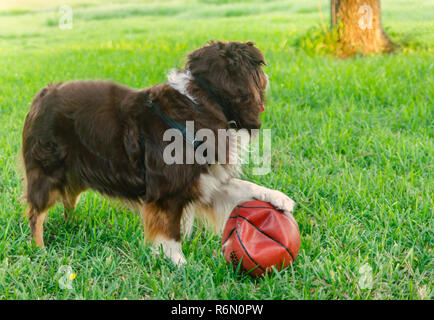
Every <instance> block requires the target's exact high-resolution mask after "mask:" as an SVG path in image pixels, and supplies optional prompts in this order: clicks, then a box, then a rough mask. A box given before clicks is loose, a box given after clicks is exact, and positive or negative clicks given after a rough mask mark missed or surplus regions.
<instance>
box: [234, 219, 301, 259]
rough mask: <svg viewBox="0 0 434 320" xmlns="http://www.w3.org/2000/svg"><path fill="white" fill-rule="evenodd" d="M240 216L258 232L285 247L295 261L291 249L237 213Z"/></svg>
mask: <svg viewBox="0 0 434 320" xmlns="http://www.w3.org/2000/svg"><path fill="white" fill-rule="evenodd" d="M238 216H239V217H240V218H243V219H244V220H246V221H247V222H248V223H249V224H250V225H252V226H253V227H254V228H255V229H256V230H258V231H259V232H260V233H262V234H263V235H264V236H266V237H268V238H270V239H271V240H273V241H274V242H276V243H277V244H280V245H281V246H282V247H283V248H285V250H286V251H288V253H289V255H290V256H291V259H292V261H295V259H294V256H293V255H292V253H291V250H289V248H288V247H286V246H285V245H284V244H283V243H281V242H279V241H278V240H276V239H274V238H273V237H272V236H270V235H269V234H266V233H265V232H264V231H262V230H261V229H259V228H258V227H257V226H255V224H254V223H253V222H252V221H250V220H249V219H248V218H246V217H243V216H241V215H238Z"/></svg>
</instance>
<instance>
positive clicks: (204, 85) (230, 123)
mask: <svg viewBox="0 0 434 320" xmlns="http://www.w3.org/2000/svg"><path fill="white" fill-rule="evenodd" d="M193 77H194V79H195V80H197V82H198V83H199V85H200V86H201V87H202V88H203V89H205V90H206V91H207V92H208V93H209V94H210V96H211V97H212V98H213V100H214V101H215V102H216V103H217V105H218V106H219V107H220V109H221V110H222V112H223V114H224V115H225V117H226V120H227V121H228V126H229V128H233V129H238V123H237V121H236V120H235V119H233V117H231V115H230V112H229V108H228V107H227V106H226V105H225V103H223V101H222V99H220V97H219V96H218V95H217V94H216V93H215V91H214V89H213V88H212V87H211V85H210V84H209V83H208V81H206V80H205V79H204V78H203V77H201V76H199V75H197V76H196V75H193Z"/></svg>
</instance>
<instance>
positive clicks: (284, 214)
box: [237, 204, 298, 228]
mask: <svg viewBox="0 0 434 320" xmlns="http://www.w3.org/2000/svg"><path fill="white" fill-rule="evenodd" d="M237 207H239V208H244V209H275V210H276V211H277V212H278V213H280V214H281V215H282V216H284V217H286V219H288V220H289V221H290V222H291V223H292V224H294V222H293V221H292V220H291V218H290V217H288V215H287V214H286V213H285V212H284V210H280V209H277V208H274V207H272V206H271V207H244V206H242V205H241V204H239V205H237ZM294 220H295V218H294ZM297 228H298V225H297Z"/></svg>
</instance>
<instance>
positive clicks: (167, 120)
mask: <svg viewBox="0 0 434 320" xmlns="http://www.w3.org/2000/svg"><path fill="white" fill-rule="evenodd" d="M145 103H146V106H147V107H148V108H150V109H152V110H154V112H155V113H156V114H157V115H158V116H159V117H160V118H161V120H163V121H164V122H165V123H166V124H167V125H168V126H169V127H171V128H173V129H177V130H179V131H180V132H181V134H182V137H183V139H184V140H185V141H186V142H187V143H189V144H191V145H192V146H193V148H194V150H196V149H197V147H199V146H200V145H201V144H202V142H203V141H198V140H195V139H193V140H191V139H189V138H188V137H187V130H186V128H185V126H184V125H183V124H181V123H179V122H178V121H176V120H173V119H172V118H170V117H168V116H167V115H165V114H164V113H162V112H161V110H160V108H159V107H158V106H157V105H156V104H155V103H154V102H152V100H151V98H149V97H148V98H147V99H146V102H145Z"/></svg>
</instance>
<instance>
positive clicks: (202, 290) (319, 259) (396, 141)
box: [0, 0, 434, 299]
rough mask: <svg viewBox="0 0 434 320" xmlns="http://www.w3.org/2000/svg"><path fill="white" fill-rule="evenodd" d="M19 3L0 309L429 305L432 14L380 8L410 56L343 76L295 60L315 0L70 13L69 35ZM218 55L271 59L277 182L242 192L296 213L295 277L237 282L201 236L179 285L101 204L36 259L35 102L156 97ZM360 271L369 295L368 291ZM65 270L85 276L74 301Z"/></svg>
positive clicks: (89, 201) (4, 161) (0, 163)
mask: <svg viewBox="0 0 434 320" xmlns="http://www.w3.org/2000/svg"><path fill="white" fill-rule="evenodd" d="M11 3H12V4H10V5H9V6H8V5H5V4H4V3H3V4H2V7H1V9H0V150H1V151H0V299H124V298H128V299H432V298H433V270H434V268H433V251H432V250H433V249H432V245H433V213H432V208H433V197H432V187H433V178H432V170H433V151H434V150H433V149H434V148H433V120H432V119H433V113H434V112H433V111H434V110H433V96H434V92H433V88H434V81H433V79H434V78H433V72H434V62H433V61H434V60H433V51H432V48H433V43H434V36H433V34H434V32H433V31H434V27H433V23H432V14H433V13H434V8H433V5H432V3H430V1H418V5H415V4H413V3H410V2H409V1H404V0H399V1H392V0H388V1H382V7H383V24H384V26H385V28H386V29H387V30H388V32H389V34H391V35H392V38H393V39H395V40H396V39H398V41H400V39H404V40H405V41H404V42H405V43H404V47H403V48H402V49H401V50H400V51H399V52H398V53H396V54H393V55H387V56H372V57H365V58H361V57H356V58H353V59H347V60H336V59H333V58H332V57H330V56H328V55H317V54H312V52H308V51H309V50H307V51H306V50H303V48H301V49H300V47H298V46H297V44H300V43H301V41H300V39H306V35H309V32H311V31H310V30H312V29H311V28H312V27H318V26H319V23H320V15H319V13H318V6H317V4H318V1H314V0H309V1H307V0H305V1H267V2H265V3H263V2H261V1H250V2H249V1H236V2H233V1H185V2H181V1H160V2H158V3H157V2H150V1H141V2H135V1H125V2H123V3H122V4H121V3H120V2H119V3H117V2H115V1H104V2H103V1H100V0H89V1H70V3H71V6H72V8H73V10H74V11H73V13H74V16H73V17H74V20H73V28H72V29H70V30H61V29H59V28H58V22H57V21H58V19H59V16H60V15H59V12H58V7H57V6H56V4H55V3H54V2H49V1H48V2H47V1H27V0H24V1H19V2H17V3H18V4H16V5H15V6H14V5H13V3H14V2H11ZM320 3H321V5H322V8H323V11H324V15H325V16H326V18H327V12H328V1H320ZM18 5H19V7H16V6H18ZM210 39H225V40H253V41H255V43H256V44H257V46H258V47H259V48H261V49H262V50H263V52H264V53H265V56H266V58H267V61H268V64H269V66H268V67H266V72H267V73H268V74H269V76H270V81H271V89H270V91H269V92H268V100H269V102H268V107H267V111H266V112H265V113H264V114H263V118H262V120H263V128H271V129H272V133H273V158H272V166H273V167H272V173H270V174H268V175H265V176H253V175H251V174H249V173H247V175H246V179H249V180H251V181H254V182H257V183H259V184H262V185H265V186H267V187H270V188H276V189H280V190H282V191H283V192H285V193H287V194H288V195H290V196H291V197H292V198H293V199H295V200H296V202H297V203H298V207H297V210H296V212H295V217H296V219H297V221H298V223H299V226H300V230H301V235H302V245H301V249H300V253H299V256H298V258H297V260H296V263H295V264H293V266H292V267H290V268H289V269H287V270H285V271H282V272H280V273H276V274H273V275H271V276H269V277H266V278H263V279H256V280H255V279H251V278H249V277H247V276H237V275H236V274H234V272H233V271H232V269H231V268H230V267H229V266H228V265H226V263H225V261H224V258H223V256H222V254H221V249H220V238H219V236H218V235H215V234H212V233H211V232H209V231H208V230H206V229H204V228H203V227H200V226H197V227H195V229H194V232H193V235H192V238H191V240H190V241H185V242H184V244H183V250H184V253H185V255H186V257H187V259H188V265H187V267H186V268H185V269H176V268H175V267H174V266H173V265H172V264H171V263H170V262H169V261H167V260H166V259H164V258H163V257H162V256H161V255H160V254H158V253H154V252H153V249H152V248H151V247H150V246H148V245H147V244H145V243H144V242H143V235H142V228H141V224H140V219H139V217H138V215H136V214H135V213H133V212H131V211H129V210H127V209H125V208H122V207H119V206H116V205H113V204H112V203H110V202H109V201H108V200H106V199H104V198H103V197H101V196H100V195H98V194H96V193H93V192H88V193H86V194H84V195H83V196H82V198H81V201H80V203H79V205H78V207H77V210H76V212H75V215H76V217H77V218H76V221H72V222H64V221H63V218H62V208H61V207H60V206H58V207H56V208H54V209H53V210H51V212H50V215H49V219H48V221H47V223H46V227H45V237H46V243H47V245H48V246H47V248H46V249H45V250H41V249H36V248H35V247H33V245H32V244H31V243H30V242H29V241H28V239H29V236H30V230H29V227H28V224H27V222H26V219H25V217H24V214H23V212H24V210H25V207H24V205H23V204H22V203H21V202H20V200H19V197H20V196H21V195H22V187H21V181H20V173H19V171H18V170H17V161H16V159H17V154H18V152H19V149H20V144H21V140H20V138H21V129H22V125H23V120H24V117H25V115H26V113H27V112H28V110H29V107H30V102H31V100H32V97H33V95H34V94H35V93H36V91H37V90H38V89H39V88H41V87H42V86H44V85H46V84H47V83H49V82H53V81H65V80H71V79H85V78H93V79H97V78H104V79H113V80H115V81H118V82H121V83H123V84H126V85H129V86H132V87H137V88H139V87H145V86H150V85H152V84H154V83H157V82H162V81H164V80H165V75H166V74H167V72H168V70H169V69H171V68H173V67H180V66H182V65H183V63H184V58H183V57H185V55H186V54H187V53H188V52H189V51H191V50H193V49H195V48H197V47H199V46H201V45H203V44H204V43H206V42H207V41H208V40H210ZM409 43H410V44H416V45H407V44H409ZM417 44H421V45H417ZM313 52H314V53H315V52H316V51H315V50H313ZM366 264H367V265H369V266H370V267H371V268H372V274H373V277H372V279H373V285H372V288H371V289H369V288H367V289H363V287H360V286H359V279H360V276H361V275H360V274H359V269H360V267H361V266H363V265H366ZM62 265H69V266H71V268H72V270H73V272H74V273H75V274H76V278H75V279H74V280H72V282H71V283H72V289H70V290H67V289H66V290H65V289H62V288H61V287H60V285H59V281H58V280H59V279H60V278H61V277H63V276H64V275H62V274H59V273H58V270H59V268H60V267H61V266H62Z"/></svg>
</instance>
